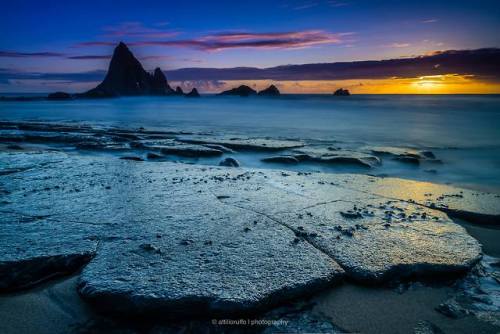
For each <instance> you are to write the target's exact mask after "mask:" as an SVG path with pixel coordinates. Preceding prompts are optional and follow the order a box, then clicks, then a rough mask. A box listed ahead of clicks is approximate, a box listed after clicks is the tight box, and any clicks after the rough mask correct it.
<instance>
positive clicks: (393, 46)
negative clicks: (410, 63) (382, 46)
mask: <svg viewBox="0 0 500 334" xmlns="http://www.w3.org/2000/svg"><path fill="white" fill-rule="evenodd" d="M410 45H411V44H410V43H392V44H389V45H386V46H387V47H390V48H407V47H409V46H410Z"/></svg>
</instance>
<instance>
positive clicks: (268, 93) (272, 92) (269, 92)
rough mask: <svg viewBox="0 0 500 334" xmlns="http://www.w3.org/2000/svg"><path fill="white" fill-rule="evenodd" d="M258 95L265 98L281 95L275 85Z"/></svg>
mask: <svg viewBox="0 0 500 334" xmlns="http://www.w3.org/2000/svg"><path fill="white" fill-rule="evenodd" d="M258 95H263V96H278V95H281V93H280V91H279V89H278V88H277V87H276V86H275V85H271V86H269V87H267V88H266V89H264V90H261V91H260V92H259V93H258Z"/></svg>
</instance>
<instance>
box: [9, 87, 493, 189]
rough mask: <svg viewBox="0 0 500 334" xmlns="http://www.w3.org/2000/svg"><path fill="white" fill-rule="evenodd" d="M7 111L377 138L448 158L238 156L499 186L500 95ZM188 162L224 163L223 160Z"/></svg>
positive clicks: (131, 124)
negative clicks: (367, 165) (343, 161)
mask: <svg viewBox="0 0 500 334" xmlns="http://www.w3.org/2000/svg"><path fill="white" fill-rule="evenodd" d="M0 95H6V94H0ZM0 120H8V121H14V120H16V121H21V120H22V121H55V122H70V123H85V124H90V125H99V126H117V127H127V128H138V127H144V128H146V129H160V130H176V131H186V132H195V133H204V134H214V135H224V136H233V137H239V138H241V137H258V138H276V139H298V140H302V141H304V142H306V143H307V144H310V145H322V146H324V145H330V146H335V147H340V148H343V149H353V150H364V149H366V148H369V147H373V146H389V147H401V148H414V149H421V150H430V151H432V152H433V153H434V154H435V155H436V157H437V158H438V159H439V160H440V161H441V163H434V164H432V165H425V164H424V165H412V164H404V163H400V162H396V161H392V160H390V159H384V160H383V163H382V165H380V166H378V167H375V168H373V169H370V170H366V169H364V168H359V167H355V166H329V165H317V164H300V165H280V164H266V163H263V162H262V161H261V160H260V156H259V154H261V153H257V152H253V153H251V152H250V153H249V152H246V153H235V158H237V159H238V160H239V161H240V162H241V164H242V166H244V167H256V168H280V169H289V170H301V171H319V172H326V173H364V174H371V175H377V176H391V177H401V178H406V179H415V180H423V181H429V182H435V183H444V184H452V185H457V186H461V187H465V188H471V189H478V190H483V191H489V192H494V193H498V194H500V95H352V96H349V97H336V96H333V95H281V96H279V97H257V96H255V97H232V96H229V97H221V96H216V95H202V97H200V98H184V97H178V96H176V97H126V98H125V97H123V98H114V99H96V100H91V99H79V100H70V101H30V102H5V101H1V102H0ZM219 160H220V159H219ZM187 162H188V163H201V164H217V162H218V160H216V159H214V158H202V159H193V160H192V161H187Z"/></svg>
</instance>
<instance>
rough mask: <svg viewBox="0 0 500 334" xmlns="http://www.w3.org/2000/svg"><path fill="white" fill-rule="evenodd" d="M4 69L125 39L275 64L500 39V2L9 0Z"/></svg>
mask: <svg viewBox="0 0 500 334" xmlns="http://www.w3.org/2000/svg"><path fill="white" fill-rule="evenodd" d="M0 29H1V31H2V34H1V37H0V70H6V69H8V70H9V71H29V72H40V73H42V72H43V73H53V72H83V71H93V70H97V69H101V70H102V69H105V68H106V67H107V64H108V62H109V59H108V58H107V56H109V55H110V54H111V52H112V49H113V45H114V44H116V43H117V42H119V41H120V40H122V41H124V42H126V43H127V44H128V45H129V46H130V47H131V48H132V49H133V51H134V53H135V54H136V55H137V56H138V57H139V58H140V59H141V62H142V63H143V64H144V65H145V67H146V69H152V68H153V67H155V66H161V67H162V69H165V70H171V69H176V68H184V67H218V68H223V67H235V66H255V67H271V66H277V65H283V64H303V63H318V62H336V61H351V60H368V59H370V60H372V59H373V60H379V59H387V58H399V57H408V56H415V55H422V54H426V53H429V52H432V51H436V50H449V49H476V48H484V47H499V46H500V37H499V36H500V34H498V31H500V1H474V2H471V1H463V2H462V1H426V0H420V1H376V0H374V1H351V0H296V1H252V2H246V1H245V2H243V1H234V0H233V1H187V2H183V1H147V0H143V1H120V2H118V1H67V2H63V1H23V0H19V1H9V2H4V3H3V4H2V12H1V13H0Z"/></svg>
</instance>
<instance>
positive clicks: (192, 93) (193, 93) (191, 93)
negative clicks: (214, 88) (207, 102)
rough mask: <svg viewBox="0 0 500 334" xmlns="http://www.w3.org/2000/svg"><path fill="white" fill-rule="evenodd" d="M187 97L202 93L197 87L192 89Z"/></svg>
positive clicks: (198, 95) (197, 95)
mask: <svg viewBox="0 0 500 334" xmlns="http://www.w3.org/2000/svg"><path fill="white" fill-rule="evenodd" d="M186 97H200V93H198V90H197V89H196V88H193V89H191V91H190V92H189V93H187V94H186Z"/></svg>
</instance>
